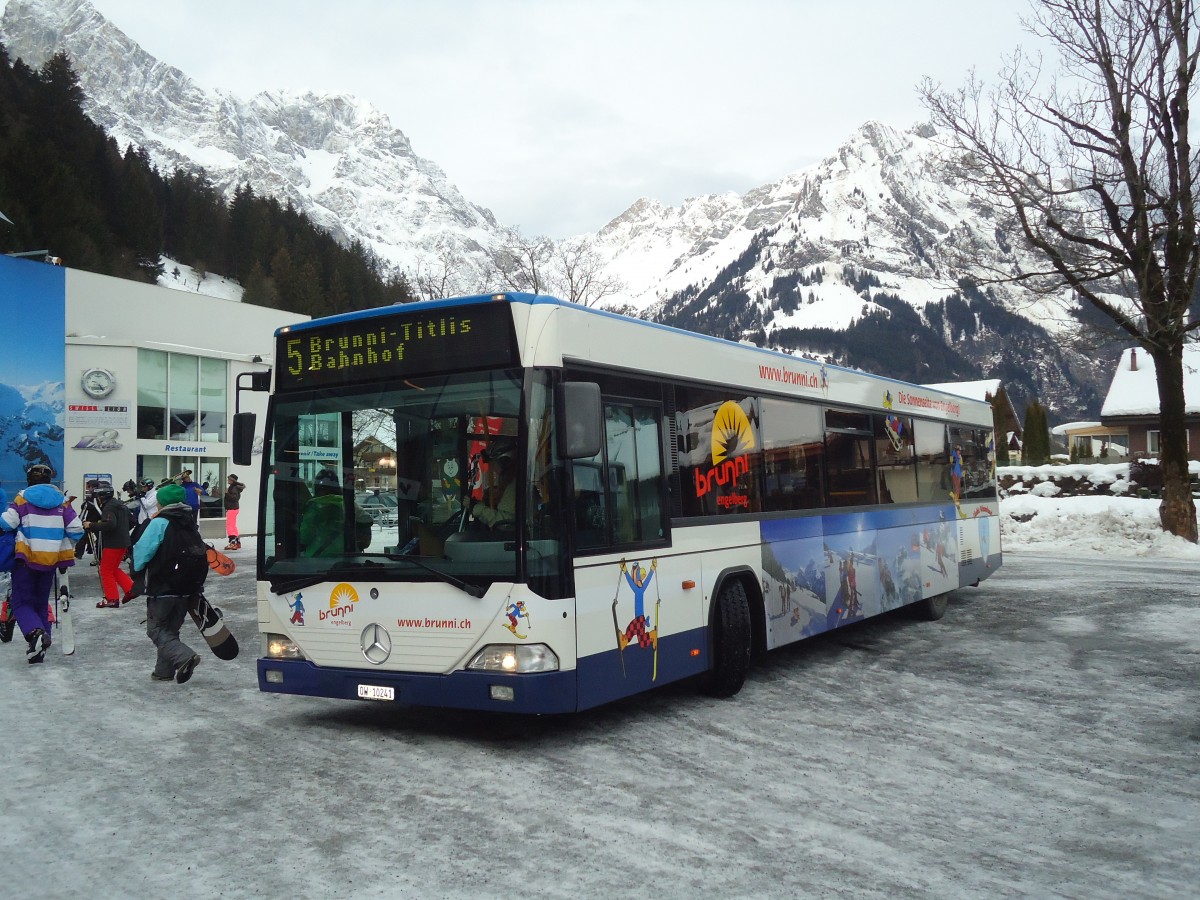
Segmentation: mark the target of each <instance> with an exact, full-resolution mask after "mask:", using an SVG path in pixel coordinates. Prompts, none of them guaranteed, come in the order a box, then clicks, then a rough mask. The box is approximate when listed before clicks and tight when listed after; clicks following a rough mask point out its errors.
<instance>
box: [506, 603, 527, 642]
mask: <svg viewBox="0 0 1200 900" xmlns="http://www.w3.org/2000/svg"><path fill="white" fill-rule="evenodd" d="M504 614H505V615H506V616H508V624H507V625H505V626H504V627H505V628H507V629H508V630H509V631H511V632H512V633H513V634H515V635H516V636H517V637H519V638H520V639H521V640H525V638H526V637H527V635H524V634H521V632H519V631H517V625H518V623H519V622H520V621H521V620H522V619H524V620H525V626H526V627H527V628H528V626H529V610H527V609H526V608H525V601H524V600H513V601H512V602H510V603H509V604H508V609H506V610H505V611H504Z"/></svg>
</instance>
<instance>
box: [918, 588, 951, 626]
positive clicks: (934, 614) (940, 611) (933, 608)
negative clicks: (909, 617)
mask: <svg viewBox="0 0 1200 900" xmlns="http://www.w3.org/2000/svg"><path fill="white" fill-rule="evenodd" d="M949 603H950V595H949V594H937V595H935V596H933V597H926V598H925V599H924V600H921V601H920V602H918V603H916V604H914V605H913V614H914V615H915V616H916V617H917V618H918V619H923V620H925V621H926V622H936V621H937V620H938V619H940V618H941V617H942V616H944V615H945V614H946V606H947V605H948V604H949Z"/></svg>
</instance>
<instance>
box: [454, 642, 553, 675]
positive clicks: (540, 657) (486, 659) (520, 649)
mask: <svg viewBox="0 0 1200 900" xmlns="http://www.w3.org/2000/svg"><path fill="white" fill-rule="evenodd" d="M467 668H468V669H475V670H478V671H483V672H511V673H512V674H514V675H524V674H527V673H530V672H557V671H558V656H557V655H556V654H555V652H554V651H553V650H551V649H550V648H549V647H547V646H546V645H545V644H488V645H487V646H486V647H484V648H483V649H482V650H480V651H479V652H478V653H476V654H475V658H474V659H472V660H471V662H470V663H468V664H467Z"/></svg>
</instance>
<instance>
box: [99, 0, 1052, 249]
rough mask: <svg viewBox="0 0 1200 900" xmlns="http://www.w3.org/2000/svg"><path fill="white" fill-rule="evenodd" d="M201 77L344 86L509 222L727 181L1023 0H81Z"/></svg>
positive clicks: (997, 28)
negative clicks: (961, 0)
mask: <svg viewBox="0 0 1200 900" xmlns="http://www.w3.org/2000/svg"><path fill="white" fill-rule="evenodd" d="M92 2H93V4H94V5H95V6H96V8H97V9H99V10H100V11H101V12H102V13H103V14H104V15H105V16H106V17H107V18H108V19H109V20H110V21H111V22H113V23H114V24H115V25H116V26H117V27H119V28H120V29H121V30H122V31H124V32H125V33H126V34H128V35H129V36H130V37H131V38H133V39H134V40H136V41H137V42H138V43H139V44H141V45H142V47H143V48H144V49H145V50H146V51H147V52H149V53H150V54H152V55H154V56H156V57H158V58H159V59H160V60H161V61H163V62H165V63H168V64H170V65H173V66H175V67H177V68H179V69H181V70H183V71H184V72H185V73H186V74H188V75H189V76H191V77H192V78H193V79H194V80H195V81H196V82H197V83H198V84H199V85H200V86H201V87H203V88H208V89H212V88H221V89H224V90H229V91H232V92H234V93H235V94H238V95H241V96H245V97H249V96H251V95H253V94H255V93H257V92H259V91H261V90H267V89H275V88H284V89H289V90H305V89H313V90H321V91H344V92H348V93H352V94H354V95H356V96H358V97H360V98H362V99H364V100H367V101H369V102H370V103H372V104H373V105H374V106H376V107H378V108H379V109H381V110H382V111H383V112H385V113H386V114H387V115H388V116H389V118H390V119H391V123H392V125H393V127H395V128H398V129H400V130H401V131H403V132H404V133H405V134H406V135H407V136H408V138H409V140H410V141H411V142H412V146H413V149H414V150H415V152H416V153H417V154H418V155H419V156H422V157H425V158H426V159H430V160H432V161H434V162H436V163H437V164H439V165H440V166H441V167H442V168H443V169H444V170H445V171H446V173H447V175H448V176H449V178H450V180H451V181H452V182H453V183H455V184H456V185H457V186H458V187H459V189H460V190H461V191H462V192H463V194H464V195H465V196H466V197H467V198H468V199H469V200H471V201H473V202H475V203H478V204H480V205H482V206H486V207H488V208H489V209H491V210H492V211H493V212H494V213H495V215H496V217H497V219H498V220H499V221H500V222H501V223H502V224H506V225H516V226H519V227H520V228H521V229H522V231H524V232H525V233H526V234H527V235H532V234H547V235H550V236H552V237H566V236H569V235H572V234H579V233H582V232H586V231H596V230H597V229H599V228H601V227H603V226H604V225H605V224H606V223H607V222H608V221H609V220H611V219H612V218H614V217H615V216H617V215H619V214H620V213H621V212H623V211H624V210H625V209H626V208H628V207H629V206H630V204H632V203H633V202H634V201H635V200H637V199H638V198H639V197H651V198H653V199H655V200H659V201H661V202H663V203H666V204H670V205H676V204H678V203H679V202H680V201H681V200H683V199H684V198H686V197H692V196H696V195H699V194H707V193H716V192H720V191H727V190H732V191H737V192H738V193H742V192H744V191H746V190H748V189H750V188H753V187H756V186H758V185H760V184H764V183H766V182H769V181H774V180H776V179H778V178H780V177H782V176H783V175H785V174H787V173H789V172H792V171H795V170H797V169H800V168H803V167H805V166H807V165H810V164H811V163H814V162H816V161H818V160H820V159H822V158H824V157H825V156H827V155H829V154H830V153H832V152H834V151H835V150H836V149H837V147H838V146H839V145H840V144H841V142H842V141H843V140H844V139H845V138H846V137H848V136H849V135H850V134H851V133H852V132H853V131H854V130H855V129H856V128H858V127H859V126H860V125H861V124H863V123H864V122H866V121H869V120H872V119H874V120H878V121H881V122H884V123H886V124H889V125H893V126H896V127H899V128H908V127H910V126H911V125H913V124H914V123H916V122H918V121H920V120H922V119H923V118H924V113H923V110H922V108H921V106H920V104H919V103H918V101H917V97H916V89H915V88H916V84H917V82H918V81H919V79H920V78H921V77H922V76H923V75H929V76H931V77H933V78H935V79H937V80H939V81H942V82H943V83H945V84H947V85H955V86H956V85H958V84H961V83H962V81H963V80H964V78H965V76H966V74H967V73H968V71H969V70H970V69H971V67H972V66H974V67H975V68H976V69H977V70H978V72H979V74H980V75H981V76H984V77H985V78H986V79H987V80H993V79H994V76H995V73H996V71H997V70H998V68H999V66H1000V63H1001V58H1002V56H1004V55H1005V54H1007V53H1009V52H1010V51H1011V50H1012V49H1014V48H1015V47H1016V46H1018V45H1022V44H1023V45H1025V46H1029V45H1031V44H1032V39H1031V38H1030V36H1029V35H1028V34H1027V33H1025V32H1024V31H1023V30H1022V29H1021V26H1020V17H1021V16H1022V15H1024V14H1026V13H1027V11H1028V6H1027V4H1026V3H1025V2H1024V0H972V2H969V3H947V2H945V0H904V2H896V0H857V2H848V3H839V2H835V0H728V2H711V0H659V2H655V0H594V2H593V0H587V2H584V0H580V2H572V0H339V2H338V3H330V2H328V0H253V2H246V0H236V2H235V0H205V2H204V3H194V2H190V0H92Z"/></svg>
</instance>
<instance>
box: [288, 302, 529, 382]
mask: <svg viewBox="0 0 1200 900" xmlns="http://www.w3.org/2000/svg"><path fill="white" fill-rule="evenodd" d="M278 340H279V346H278V348H277V353H278V355H277V357H276V358H277V359H278V361H279V364H278V373H277V375H276V378H277V381H276V385H277V387H278V388H280V389H283V390H286V389H298V388H309V387H321V386H325V385H335V384H351V383H354V382H362V381H374V380H378V379H395V378H403V377H406V376H409V375H425V374H434V373H439V372H449V371H453V370H456V369H465V368H495V367H499V366H508V365H513V364H514V363H515V362H516V350H515V347H514V338H513V323H512V314H511V312H510V311H509V307H508V304H507V303H496V304H493V305H480V306H470V307H461V308H457V309H441V310H437V311H432V312H429V313H426V314H424V315H420V314H418V315H396V316H374V317H371V318H363V319H352V320H350V321H346V322H338V323H336V324H330V325H325V326H323V327H320V328H311V329H309V328H302V329H300V330H297V331H295V332H289V333H287V334H281V335H280V336H279V339H278Z"/></svg>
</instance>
